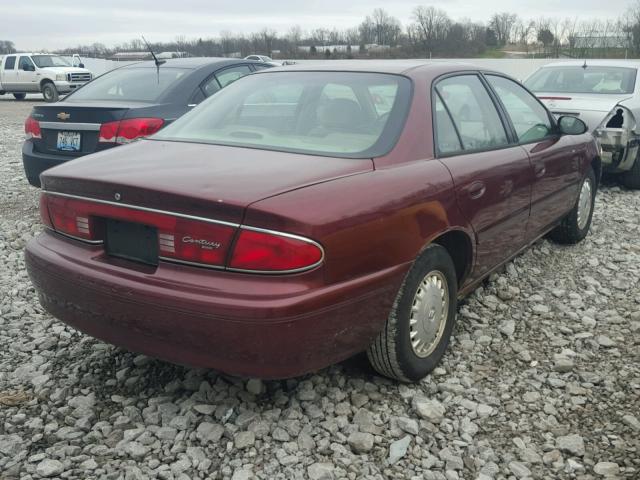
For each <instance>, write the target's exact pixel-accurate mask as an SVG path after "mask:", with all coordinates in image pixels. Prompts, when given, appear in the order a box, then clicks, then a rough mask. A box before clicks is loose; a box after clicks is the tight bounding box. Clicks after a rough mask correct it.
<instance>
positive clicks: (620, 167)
mask: <svg viewBox="0 0 640 480" xmlns="http://www.w3.org/2000/svg"><path fill="white" fill-rule="evenodd" d="M639 75H640V61H628V60H586V61H568V62H556V63H550V64H548V65H545V66H544V67H541V68H540V69H538V70H537V71H536V72H534V73H533V74H532V75H531V76H530V77H529V78H527V79H526V80H525V82H524V83H525V85H526V86H527V87H528V88H529V90H531V91H532V92H534V93H535V94H536V95H537V96H538V98H539V99H540V100H541V101H542V102H543V103H544V104H545V105H546V106H547V107H548V108H549V110H551V112H552V113H553V114H554V115H556V116H562V115H573V116H575V117H579V118H580V119H581V120H583V121H584V122H585V123H586V124H587V125H588V127H589V130H590V131H591V132H593V135H594V136H595V137H596V139H597V140H598V143H599V145H600V148H601V159H602V163H603V167H604V170H606V171H609V172H614V173H620V174H621V177H622V182H623V183H624V185H626V186H627V187H629V188H634V189H640V160H638V154H639V146H640V126H639V125H638V124H637V122H638V121H640V77H639Z"/></svg>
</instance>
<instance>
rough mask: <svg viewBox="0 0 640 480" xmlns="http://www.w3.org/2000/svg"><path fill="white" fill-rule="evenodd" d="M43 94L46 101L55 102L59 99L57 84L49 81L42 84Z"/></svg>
mask: <svg viewBox="0 0 640 480" xmlns="http://www.w3.org/2000/svg"><path fill="white" fill-rule="evenodd" d="M42 96H43V97H44V101H45V102H48V103H53V102H57V101H58V90H57V89H56V86H55V85H54V84H53V83H51V82H47V83H45V84H44V85H43V86H42Z"/></svg>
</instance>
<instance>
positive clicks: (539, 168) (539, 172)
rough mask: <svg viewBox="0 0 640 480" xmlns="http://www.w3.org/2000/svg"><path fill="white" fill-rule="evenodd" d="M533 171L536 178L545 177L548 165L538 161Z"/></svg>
mask: <svg viewBox="0 0 640 480" xmlns="http://www.w3.org/2000/svg"><path fill="white" fill-rule="evenodd" d="M533 173H534V174H535V176H536V178H540V177H544V174H545V173H547V167H546V166H545V164H544V163H536V164H535V165H534V166H533Z"/></svg>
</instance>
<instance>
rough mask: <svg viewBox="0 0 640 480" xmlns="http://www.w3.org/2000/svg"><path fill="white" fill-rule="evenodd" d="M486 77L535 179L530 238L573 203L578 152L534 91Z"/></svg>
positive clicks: (556, 218) (578, 171)
mask: <svg viewBox="0 0 640 480" xmlns="http://www.w3.org/2000/svg"><path fill="white" fill-rule="evenodd" d="M485 78H486V79H487V81H488V82H489V84H490V85H491V86H492V87H493V89H494V90H495V92H496V95H497V96H498V97H499V98H500V101H501V102H502V104H503V106H504V109H505V110H506V112H507V114H508V115H509V117H510V119H511V123H512V125H513V128H514V129H515V134H516V136H517V137H518V142H519V143H520V144H521V146H522V148H523V149H524V150H526V152H527V154H528V155H529V158H530V159H531V165H532V168H533V176H534V183H533V190H532V194H531V217H530V219H529V224H528V225H527V238H528V239H529V240H533V239H535V238H536V237H538V236H540V235H541V234H543V233H545V232H546V230H548V229H549V227H550V226H552V225H553V224H554V223H556V222H557V221H558V219H560V218H561V217H562V216H563V215H564V214H566V213H567V212H568V211H569V210H571V208H572V207H573V204H574V202H575V199H576V196H577V189H578V185H579V182H580V158H579V153H578V152H577V148H576V146H575V144H574V141H573V139H572V138H571V137H570V136H568V135H565V136H561V135H560V134H559V133H558V131H557V129H556V128H555V126H554V124H553V122H552V120H551V118H550V115H549V113H548V111H547V110H546V108H545V107H544V106H543V105H542V104H541V103H540V101H539V100H538V99H537V98H536V97H535V96H534V95H532V94H531V93H529V92H528V91H527V90H526V89H524V88H523V87H521V86H520V85H518V84H517V83H516V82H514V81H513V80H511V79H509V78H506V77H503V76H499V75H486V76H485Z"/></svg>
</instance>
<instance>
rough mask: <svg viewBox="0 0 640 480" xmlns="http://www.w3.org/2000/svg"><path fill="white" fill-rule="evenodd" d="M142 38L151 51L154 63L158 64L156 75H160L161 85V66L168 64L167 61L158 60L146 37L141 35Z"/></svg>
mask: <svg viewBox="0 0 640 480" xmlns="http://www.w3.org/2000/svg"><path fill="white" fill-rule="evenodd" d="M140 36H141V37H142V40H143V41H144V43H145V45H146V46H147V48H148V49H149V52H150V53H151V56H152V57H153V61H154V62H155V64H156V73H157V74H158V85H160V65H162V64H163V63H167V61H166V60H158V57H156V54H155V53H153V50H152V49H151V45H149V42H147V39H146V38H144V35H140Z"/></svg>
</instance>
